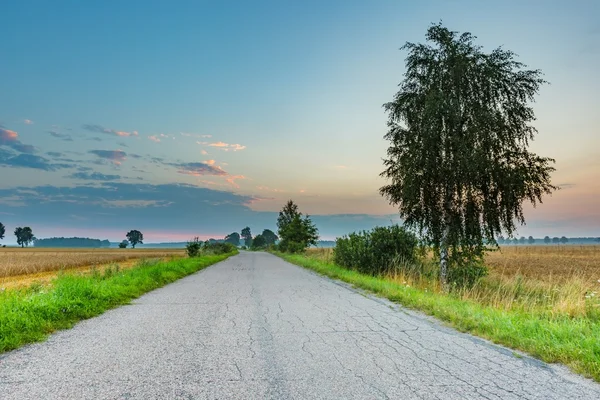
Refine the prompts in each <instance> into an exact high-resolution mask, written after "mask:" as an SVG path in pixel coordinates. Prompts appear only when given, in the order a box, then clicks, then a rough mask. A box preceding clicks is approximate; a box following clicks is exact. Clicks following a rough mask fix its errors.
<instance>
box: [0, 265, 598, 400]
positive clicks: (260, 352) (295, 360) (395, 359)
mask: <svg viewBox="0 0 600 400" xmlns="http://www.w3.org/2000/svg"><path fill="white" fill-rule="evenodd" d="M172 398H173V399H174V398H181V399H444V400H446V399H544V400H547V399H560V400H566V399H594V400H598V399H600V385H598V384H596V383H593V382H591V381H589V380H585V379H583V378H581V377H579V376H577V375H574V374H571V373H569V372H568V371H566V369H564V368H562V367H556V366H549V365H547V364H544V363H542V362H539V361H537V360H534V359H531V358H529V357H522V356H517V355H515V354H514V353H513V352H512V351H510V350H507V349H504V348H502V347H499V346H495V345H491V344H489V343H487V342H485V341H483V340H481V339H477V338H474V337H472V336H469V335H465V334H461V333H457V332H456V331H453V330H451V329H448V328H445V327H443V326H442V325H441V324H439V323H437V322H435V321H433V320H432V319H430V318H428V317H425V316H422V315H420V314H418V313H413V312H408V311H406V310H404V309H402V308H400V307H397V306H395V305H392V304H391V303H388V302H387V301H383V300H381V299H375V298H372V297H370V296H365V295H362V294H360V293H358V292H356V291H354V290H352V289H349V288H348V287H346V286H345V285H343V284H339V283H336V282H334V281H331V280H328V279H326V278H323V277H320V276H317V275H315V274H313V273H311V272H308V271H306V270H304V269H301V268H299V267H296V266H293V265H291V264H288V263H286V262H284V261H282V260H280V259H278V258H276V257H275V256H272V255H269V254H264V253H242V254H240V255H238V256H236V257H233V258H230V259H228V260H226V261H224V262H222V263H220V264H217V265H215V266H212V267H210V268H208V269H205V270H204V271H201V272H199V273H197V274H195V275H192V276H189V277H187V278H184V279H182V280H180V281H177V282H175V283H173V284H171V285H169V286H166V287H164V288H162V289H159V290H155V291H153V292H151V293H148V294H146V295H145V296H143V297H141V298H139V299H138V300H136V301H135V302H134V303H133V304H132V305H128V306H124V307H120V308H118V309H115V310H111V311H109V312H107V313H105V314H103V315H102V316H100V317H98V318H93V319H91V320H87V321H84V322H82V323H80V324H78V325H77V326H75V327H74V328H73V329H71V330H68V331H62V332H59V333H57V334H55V335H52V336H51V337H50V339H49V340H48V341H47V342H44V343H39V344H34V345H31V346H26V347H24V348H22V349H20V350H17V351H13V352H10V353H6V354H4V355H2V356H0V399H2V400H8V399H19V400H23V399H172Z"/></svg>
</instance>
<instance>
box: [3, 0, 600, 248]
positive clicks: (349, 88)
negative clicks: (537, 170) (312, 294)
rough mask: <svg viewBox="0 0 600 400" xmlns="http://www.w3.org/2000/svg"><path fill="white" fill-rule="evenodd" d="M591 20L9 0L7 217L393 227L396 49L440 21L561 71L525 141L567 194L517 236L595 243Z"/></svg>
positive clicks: (444, 7)
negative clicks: (283, 214) (300, 219)
mask: <svg viewBox="0 0 600 400" xmlns="http://www.w3.org/2000/svg"><path fill="white" fill-rule="evenodd" d="M598 15H600V3H599V2H597V1H554V2H546V1H503V2H480V1H458V0H456V1H423V2H408V1H406V2H402V1H369V2H367V1H325V2H323V1H318V2H317V1H303V2H281V1H272V2H260V1H254V2H231V1H223V2H208V1H207V2H200V1H172V2H167V1H126V2H123V1H110V0H107V1H102V2H100V1H89V2H81V1H53V2H47V1H27V0H23V1H19V2H10V3H7V4H3V5H2V24H0V37H1V38H2V39H0V54H2V61H1V62H0V93H2V96H0V125H1V127H0V174H1V175H0V176H1V177H2V178H1V179H0V222H3V223H4V224H5V225H7V227H8V229H9V231H10V232H12V230H13V229H14V227H15V226H17V225H30V226H31V227H32V228H33V229H34V232H35V233H36V235H37V236H38V237H45V236H54V235H79V236H81V235H83V236H92V237H100V238H109V239H112V240H118V239H122V236H123V234H124V232H125V231H126V230H128V229H134V228H138V229H143V230H145V232H147V233H146V236H147V240H148V241H161V240H184V239H187V238H188V237H189V236H190V235H195V234H199V235H201V236H207V237H208V236H212V237H219V236H224V235H225V234H227V233H229V232H231V231H232V230H240V229H241V228H242V227H244V226H246V225H250V226H251V228H252V229H253V230H254V231H260V230H262V229H263V228H271V229H274V228H275V212H276V211H278V210H279V209H280V208H281V206H282V205H283V203H284V202H285V201H286V200H287V199H289V198H293V199H294V200H295V201H297V202H298V203H299V205H300V208H301V210H303V211H305V212H308V213H310V214H312V215H315V216H316V217H315V218H316V221H317V222H318V225H319V228H320V230H321V233H322V235H323V237H324V238H334V237H335V236H336V235H341V234H343V233H346V232H349V231H352V230H355V229H363V228H369V227H371V226H373V225H377V224H379V225H381V224H387V223H389V221H390V220H395V219H396V217H395V214H396V210H395V209H394V208H393V207H391V206H389V205H388V204H387V203H386V201H385V200H384V199H383V198H381V197H380V196H379V195H378V193H377V190H378V188H379V187H380V186H382V185H383V184H384V181H383V180H382V179H381V178H379V177H378V174H379V173H380V172H381V170H382V162H381V159H382V158H383V157H384V156H385V150H386V147H387V143H386V142H385V141H384V140H383V135H384V134H385V131H386V115H385V113H384V111H383V109H382V107H381V105H382V104H383V103H385V102H387V101H389V100H391V98H392V96H393V94H394V93H395V91H396V90H397V84H398V83H399V82H400V81H401V80H402V74H403V72H404V66H403V59H404V57H405V54H404V53H403V52H401V51H399V50H398V49H399V47H400V46H402V45H403V44H404V43H405V42H407V41H412V42H422V41H424V34H425V31H426V29H427V28H428V26H429V25H430V24H431V23H433V22H437V21H439V20H442V21H443V23H444V24H445V25H446V26H447V27H449V28H450V29H453V30H458V31H469V32H472V33H473V34H475V35H476V36H478V42H479V43H480V44H482V45H483V46H484V47H485V49H487V50H490V49H492V48H494V47H497V46H499V45H503V46H505V47H506V48H508V49H511V50H513V51H515V52H516V53H517V54H519V56H520V58H519V59H520V61H523V62H525V63H526V64H528V65H529V66H530V67H531V68H540V69H542V71H543V72H544V73H545V78H546V79H547V80H548V81H550V82H551V85H548V86H545V87H544V88H543V89H542V91H541V93H540V96H539V97H538V101H537V103H536V105H535V111H536V114H537V116H538V121H537V122H536V127H537V128H538V130H539V132H540V134H539V136H538V138H537V140H536V141H535V142H534V143H533V145H532V148H533V150H535V151H536V152H539V153H540V154H541V155H543V156H550V157H554V158H556V160H557V164H556V167H557V172H556V173H555V174H554V176H553V181H554V183H555V184H559V185H561V186H563V190H561V191H560V192H557V193H555V194H554V195H553V196H552V197H550V198H547V199H546V201H545V203H544V205H542V206H540V207H538V208H537V209H535V210H533V209H531V208H528V209H527V212H526V217H527V219H528V224H527V226H525V227H522V228H520V229H519V234H524V235H529V234H532V235H534V236H545V235H567V236H578V235H581V236H584V235H593V236H597V235H599V234H600V232H599V230H600V207H598V205H597V204H598V201H597V199H598V198H599V196H600V180H599V179H598V177H599V175H600V157H599V150H598V149H599V148H600V139H599V137H600V132H599V128H598V127H599V126H600V116H599V113H598V112H597V109H598V106H599V104H598V100H597V93H598V92H600V83H599V81H598V79H597V71H598V70H600V23H599V22H598V19H597V16H598ZM9 236H10V235H9ZM10 241H12V237H8V238H7V239H5V240H4V242H10Z"/></svg>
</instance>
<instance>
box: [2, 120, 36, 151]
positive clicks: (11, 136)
mask: <svg viewBox="0 0 600 400" xmlns="http://www.w3.org/2000/svg"><path fill="white" fill-rule="evenodd" d="M0 146H6V147H10V148H11V149H13V150H15V151H18V152H19V153H27V154H32V153H35V147H33V146H31V145H29V144H24V143H22V142H21V141H20V140H19V135H18V133H17V132H15V131H11V130H10V129H5V128H4V127H2V126H0Z"/></svg>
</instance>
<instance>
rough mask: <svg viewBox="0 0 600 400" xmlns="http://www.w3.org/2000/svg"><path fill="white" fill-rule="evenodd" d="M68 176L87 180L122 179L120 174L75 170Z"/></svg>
mask: <svg viewBox="0 0 600 400" xmlns="http://www.w3.org/2000/svg"><path fill="white" fill-rule="evenodd" d="M66 177H67V178H71V179H82V180H87V181H116V180H118V179H121V177H120V176H119V175H110V174H109V175H106V174H102V173H100V172H90V173H87V172H75V173H72V174H71V175H68V176H66Z"/></svg>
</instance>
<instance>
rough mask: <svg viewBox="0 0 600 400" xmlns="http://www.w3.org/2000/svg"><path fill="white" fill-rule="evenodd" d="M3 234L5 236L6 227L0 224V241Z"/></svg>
mask: <svg viewBox="0 0 600 400" xmlns="http://www.w3.org/2000/svg"><path fill="white" fill-rule="evenodd" d="M4 234H6V227H5V226H4V224H3V223H2V222H0V239H4Z"/></svg>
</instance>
